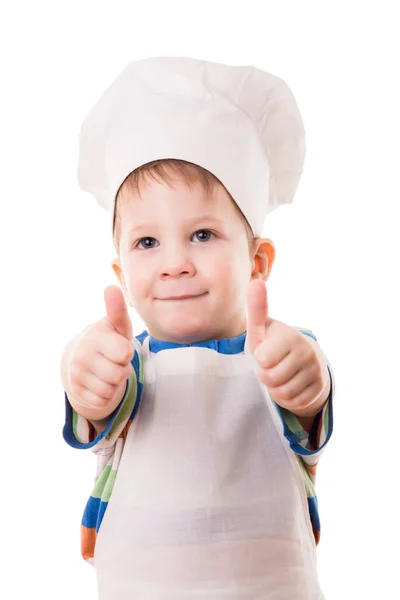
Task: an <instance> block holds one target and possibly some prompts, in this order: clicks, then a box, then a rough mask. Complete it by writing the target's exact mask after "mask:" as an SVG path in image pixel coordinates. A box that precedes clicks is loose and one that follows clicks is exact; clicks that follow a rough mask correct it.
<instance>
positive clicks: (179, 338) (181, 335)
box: [154, 319, 214, 344]
mask: <svg viewBox="0 0 400 600" xmlns="http://www.w3.org/2000/svg"><path fill="white" fill-rule="evenodd" d="M155 331H159V332H160V336H162V339H166V340H168V341H172V342H174V343H176V344H193V343H195V342H202V341H204V340H205V339H214V338H210V335H208V334H209V332H210V328H209V327H206V326H205V324H204V322H202V323H199V322H198V321H196V322H191V323H190V322H185V323H183V322H182V319H177V320H176V322H174V321H173V320H171V321H169V322H165V321H164V322H163V324H162V327H157V328H156V329H155ZM160 336H157V335H155V336H154V337H156V338H157V337H160Z"/></svg>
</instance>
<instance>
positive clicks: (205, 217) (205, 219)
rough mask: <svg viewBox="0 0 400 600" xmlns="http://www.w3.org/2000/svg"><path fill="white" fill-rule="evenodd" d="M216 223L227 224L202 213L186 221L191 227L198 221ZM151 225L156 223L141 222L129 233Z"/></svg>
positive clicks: (138, 231) (148, 227) (142, 229)
mask: <svg viewBox="0 0 400 600" xmlns="http://www.w3.org/2000/svg"><path fill="white" fill-rule="evenodd" d="M203 222H204V223H215V224H216V225H219V226H221V225H225V221H222V220H221V219H218V218H217V217H214V216H213V215H202V216H201V217H194V218H193V219H187V220H186V221H184V223H185V225H186V226H189V227H194V226H195V225H196V223H203ZM151 227H154V223H152V222H147V223H141V224H140V225H136V226H134V227H132V228H131V229H129V232H128V233H129V234H130V235H131V234H132V233H140V232H141V231H146V230H148V229H150V228H151Z"/></svg>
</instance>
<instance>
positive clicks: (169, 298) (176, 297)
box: [158, 292, 207, 300]
mask: <svg viewBox="0 0 400 600" xmlns="http://www.w3.org/2000/svg"><path fill="white" fill-rule="evenodd" d="M205 294H207V292H205V293H204V294H199V295H197V296H189V295H185V296H168V297H167V298H158V300H195V299H196V298H201V297H202V296H205Z"/></svg>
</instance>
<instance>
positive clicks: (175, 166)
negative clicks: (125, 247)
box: [113, 158, 254, 249]
mask: <svg viewBox="0 0 400 600" xmlns="http://www.w3.org/2000/svg"><path fill="white" fill-rule="evenodd" d="M176 177H178V178H180V179H183V180H184V181H185V182H186V183H187V185H188V186H189V187H191V186H193V185H195V184H197V183H200V185H202V186H203V187H204V188H205V190H206V191H207V192H209V193H212V192H213V190H214V187H215V185H217V184H220V185H223V184H221V182H220V181H219V179H217V177H215V175H213V174H212V173H210V171H207V169H203V167H200V166H199V165H195V164H193V163H190V162H187V161H184V160H177V159H172V158H171V159H164V160H155V161H153V162H150V163H147V164H145V165H143V166H141V167H139V168H138V169H135V171H132V173H130V174H129V175H128V177H127V178H126V179H125V180H124V182H123V183H122V185H121V187H120V188H119V190H118V192H117V196H116V199H115V212H114V223H113V237H114V245H115V248H116V249H118V248H119V242H120V234H121V215H120V209H121V206H122V205H123V204H125V203H126V202H127V201H128V199H129V196H128V195H127V194H125V195H124V194H123V193H122V192H124V191H125V190H126V189H129V190H130V191H133V192H137V193H138V194H139V195H140V186H141V184H142V183H143V181H145V180H146V179H154V180H155V181H158V182H163V183H166V184H168V185H169V184H171V183H172V182H173V179H174V178H176ZM225 190H226V188H225ZM226 192H227V194H228V195H229V197H230V199H231V200H232V202H233V204H234V206H235V208H236V210H237V211H238V213H239V216H240V218H241V219H242V221H243V223H244V225H245V228H246V233H247V238H248V242H249V248H251V247H252V242H253V240H254V235H253V231H252V229H251V227H250V225H249V222H248V221H247V219H246V217H245V216H244V214H243V213H242V211H241V210H240V208H239V207H238V205H237V204H236V202H235V201H234V199H233V198H232V196H231V195H230V194H229V192H228V190H226Z"/></svg>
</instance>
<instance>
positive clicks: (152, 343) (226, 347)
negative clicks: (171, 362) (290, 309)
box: [136, 331, 246, 354]
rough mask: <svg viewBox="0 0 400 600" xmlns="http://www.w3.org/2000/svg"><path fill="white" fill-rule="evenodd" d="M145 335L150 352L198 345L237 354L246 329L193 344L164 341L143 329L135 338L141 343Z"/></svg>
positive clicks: (240, 350) (241, 348) (241, 345)
mask: <svg viewBox="0 0 400 600" xmlns="http://www.w3.org/2000/svg"><path fill="white" fill-rule="evenodd" d="M146 337H149V348H150V352H153V353H157V352H160V350H171V349H172V348H189V347H192V346H198V347H199V348H211V349H212V350H215V351H216V352H219V353H220V354H239V353H240V352H243V351H244V343H245V341H246V331H245V332H244V333H242V334H240V335H238V336H236V337H233V338H225V339H223V340H207V341H205V342H196V343H194V344H174V343H173V342H164V341H163V340H157V339H156V338H153V337H151V336H149V334H148V332H147V331H143V332H142V333H141V334H140V335H137V336H136V339H138V340H139V342H140V343H141V344H143V342H144V340H145V338H146Z"/></svg>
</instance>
